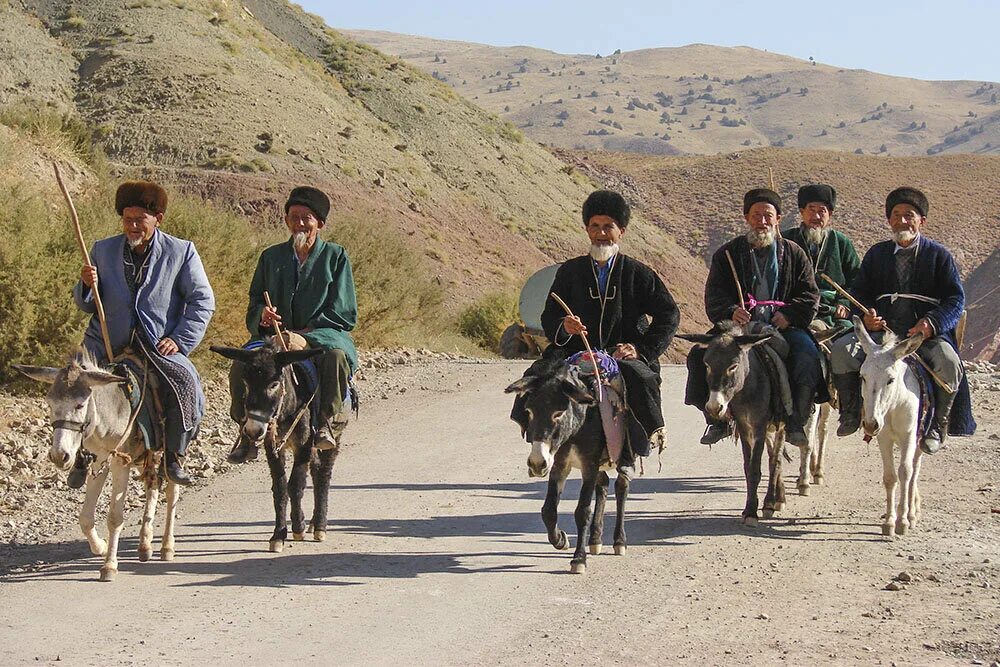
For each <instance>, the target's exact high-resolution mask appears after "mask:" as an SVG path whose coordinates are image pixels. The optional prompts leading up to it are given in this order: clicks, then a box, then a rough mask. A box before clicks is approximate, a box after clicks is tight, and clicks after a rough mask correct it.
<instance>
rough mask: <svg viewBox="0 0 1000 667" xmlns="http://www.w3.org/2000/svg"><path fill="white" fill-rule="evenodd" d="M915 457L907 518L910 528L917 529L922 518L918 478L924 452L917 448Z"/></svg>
mask: <svg viewBox="0 0 1000 667" xmlns="http://www.w3.org/2000/svg"><path fill="white" fill-rule="evenodd" d="M915 449H916V452H915V453H914V455H913V474H912V475H911V476H910V507H909V511H908V512H907V513H906V518H907V519H909V521H910V528H916V527H917V520H918V519H919V518H920V488H919V487H918V486H917V478H918V477H920V463H921V462H922V461H923V460H924V457H923V453H924V452H923V450H922V449H920V447H916V448H915Z"/></svg>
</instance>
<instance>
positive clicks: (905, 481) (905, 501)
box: [896, 433, 919, 535]
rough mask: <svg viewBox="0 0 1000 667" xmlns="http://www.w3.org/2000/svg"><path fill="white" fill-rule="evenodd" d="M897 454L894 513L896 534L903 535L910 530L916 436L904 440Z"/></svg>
mask: <svg viewBox="0 0 1000 667" xmlns="http://www.w3.org/2000/svg"><path fill="white" fill-rule="evenodd" d="M901 449H902V451H901V452H900V453H899V500H898V505H897V511H896V534H897V535H905V534H906V531H907V530H909V528H910V521H909V518H908V516H909V513H910V494H911V493H912V491H913V487H912V485H911V484H912V480H913V460H914V458H915V457H916V455H915V452H914V451H913V450H914V449H919V448H918V447H917V438H916V434H915V433H914V434H911V435H910V436H909V437H907V438H906V444H905V445H904V446H903V447H902V448H901Z"/></svg>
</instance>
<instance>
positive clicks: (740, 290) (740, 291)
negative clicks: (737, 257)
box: [726, 250, 747, 310]
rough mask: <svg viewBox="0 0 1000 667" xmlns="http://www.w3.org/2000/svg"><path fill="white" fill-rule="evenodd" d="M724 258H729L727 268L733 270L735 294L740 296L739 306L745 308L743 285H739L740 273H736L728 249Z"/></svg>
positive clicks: (734, 264)
mask: <svg viewBox="0 0 1000 667" xmlns="http://www.w3.org/2000/svg"><path fill="white" fill-rule="evenodd" d="M726 259H728V260H729V268H730V270H731V271H732V272H733V280H734V281H736V296H738V297H739V298H740V308H742V309H743V310H746V309H747V303H746V301H744V300H743V286H742V285H740V275H739V274H738V273H736V262H734V261H733V256H732V255H730V254H729V251H728V250H726Z"/></svg>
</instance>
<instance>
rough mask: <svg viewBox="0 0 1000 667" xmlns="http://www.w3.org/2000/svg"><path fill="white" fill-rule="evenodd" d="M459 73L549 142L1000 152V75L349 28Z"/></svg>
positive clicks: (696, 148) (460, 82)
mask: <svg viewBox="0 0 1000 667" xmlns="http://www.w3.org/2000/svg"><path fill="white" fill-rule="evenodd" d="M347 34H350V35H352V36H353V37H355V38H356V39H358V40H360V41H363V42H365V43H368V44H371V45H373V46H376V47H378V48H379V49H381V50H382V51H385V52H387V53H393V54H397V55H399V56H400V57H402V58H404V59H405V60H406V61H407V62H410V63H412V64H414V65H416V66H418V67H421V68H422V69H424V70H425V71H427V72H431V73H432V75H434V76H435V77H436V78H438V79H439V80H441V81H445V82H447V83H448V84H449V85H451V86H453V87H454V88H455V89H456V90H458V91H459V92H460V93H462V94H463V95H464V96H466V97H468V98H470V99H473V100H474V101H476V102H477V103H478V104H480V105H482V106H483V108H485V109H488V110H490V111H493V112H496V113H498V114H501V115H502V117H504V118H508V119H510V120H512V121H513V122H515V123H516V124H517V125H518V126H519V127H521V128H523V129H524V131H525V132H526V133H528V135H529V136H531V137H533V138H535V139H536V140H538V141H541V142H544V143H547V144H552V145H554V146H560V147H563V148H583V149H589V150H592V149H606V150H628V151H633V152H643V153H653V154H677V153H698V154H705V153H718V152H727V151H733V150H739V149H740V148H742V147H757V146H790V147H796V148H820V149H829V150H838V151H847V152H852V153H853V152H855V151H857V150H860V151H863V152H864V153H884V154H889V155H924V154H926V153H928V152H931V153H940V152H961V153H971V152H998V151H1000V123H998V119H1000V107H998V106H997V105H998V98H1000V84H994V83H990V82H977V81H919V80H915V79H906V78H902V77H892V76H885V75H881V74H875V73H873V72H868V71H865V70H846V69H841V68H838V67H835V66H830V65H823V64H813V63H811V62H810V61H808V60H802V59H799V58H792V57H788V56H783V55H778V54H774V53H769V52H766V51H759V50H756V49H751V48H748V47H735V48H728V47H716V46H708V45H704V44H692V45H689V46H683V47H678V48H660V49H644V50H640V51H630V52H626V53H614V54H611V55H607V54H605V56H604V57H603V58H602V57H599V56H594V55H565V54H559V53H553V52H551V51H544V50H541V49H532V48H527V47H510V48H505V47H494V46H488V45H483V44H470V43H466V42H452V41H444V40H435V39H429V38H424V37H415V36H411V35H400V34H395V33H387V32H373V31H347Z"/></svg>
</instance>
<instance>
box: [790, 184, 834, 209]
mask: <svg viewBox="0 0 1000 667" xmlns="http://www.w3.org/2000/svg"><path fill="white" fill-rule="evenodd" d="M813 202H819V203H820V204H826V207H827V208H828V209H830V211H831V212H832V211H833V209H834V208H836V206H837V191H836V190H834V189H833V186H832V185H826V184H825V183H815V184H813V185H803V186H802V187H801V188H799V208H800V209H802V208H805V207H806V206H808V205H809V204H811V203H813Z"/></svg>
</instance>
